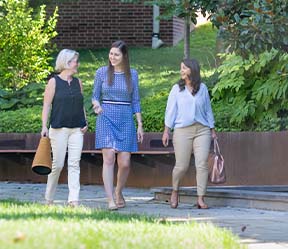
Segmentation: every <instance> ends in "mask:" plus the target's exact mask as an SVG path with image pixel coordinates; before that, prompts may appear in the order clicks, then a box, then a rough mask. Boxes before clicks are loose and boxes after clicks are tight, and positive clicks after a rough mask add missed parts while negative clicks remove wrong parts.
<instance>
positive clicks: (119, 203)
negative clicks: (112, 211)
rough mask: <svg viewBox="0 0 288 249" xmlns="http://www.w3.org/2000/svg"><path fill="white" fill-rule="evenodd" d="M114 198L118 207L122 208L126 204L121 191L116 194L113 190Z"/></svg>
mask: <svg viewBox="0 0 288 249" xmlns="http://www.w3.org/2000/svg"><path fill="white" fill-rule="evenodd" d="M115 199H116V201H115V202H116V206H117V207H118V208H124V207H125V206H126V202H125V199H124V197H123V194H122V192H120V193H119V194H117V192H116V191H115Z"/></svg>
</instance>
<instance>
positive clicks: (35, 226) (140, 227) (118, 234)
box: [0, 201, 243, 249]
mask: <svg viewBox="0 0 288 249" xmlns="http://www.w3.org/2000/svg"><path fill="white" fill-rule="evenodd" d="M0 248H5V249H10V248H24V249H26V248H27V249H28V248H29V249H30V248H31V249H33V248H47V249H48V248H49V249H50V248H53V249H54V248H61V249H63V248H64V249H65V248H79V249H84V248H128V249H129V248H133V249H134V248H145V249H146V248H165V249H166V248H168V249H169V248H185V249H186V248H191V249H193V248H195V249H196V248H197V249H199V248H211V249H212V248H222V249H225V248H227V249H228V248H229V249H231V248H243V246H241V245H240V244H239V243H238V238H237V237H236V236H234V235H233V234H232V233H231V232H230V231H228V230H225V229H220V228H217V227H215V226H213V225H212V224H205V223H196V222H177V223H173V222H169V221H166V220H165V219H159V218H149V217H145V216H139V215H132V214H131V215H120V214H118V213H117V212H107V211H101V210H97V209H91V208H86V207H80V208H75V209H73V208H69V207H63V206H50V207H48V206H43V205H39V204H33V203H19V202H13V201H1V202H0Z"/></svg>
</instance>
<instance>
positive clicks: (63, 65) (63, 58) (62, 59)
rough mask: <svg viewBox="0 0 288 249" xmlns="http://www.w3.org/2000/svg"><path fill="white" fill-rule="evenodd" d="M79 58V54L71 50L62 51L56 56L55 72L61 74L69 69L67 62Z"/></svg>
mask: <svg viewBox="0 0 288 249" xmlns="http://www.w3.org/2000/svg"><path fill="white" fill-rule="evenodd" d="M78 57H79V53H78V52H76V51H74V50H71V49H62V50H61V51H60V53H59V54H58V56H57V59H56V65H55V70H56V72H59V73H60V72H62V71H63V70H65V69H68V68H69V65H68V64H69V62H70V61H72V60H73V59H75V58H78Z"/></svg>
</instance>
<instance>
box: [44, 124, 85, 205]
mask: <svg viewBox="0 0 288 249" xmlns="http://www.w3.org/2000/svg"><path fill="white" fill-rule="evenodd" d="M49 138H50V141H51V147H52V155H53V161H52V171H51V173H50V174H49V175H48V180H47V186H46V194H45V199H46V200H47V201H52V200H53V199H54V194H55V192H56V188H57V184H58V180H59V176H60V173H61V171H62V169H63V166H64V161H65V157H66V152H67V148H68V188H69V197H68V202H70V201H78V199H79V191H80V179H79V178H80V159H81V152H82V148H83V133H82V132H81V130H80V128H59V129H53V128H50V129H49Z"/></svg>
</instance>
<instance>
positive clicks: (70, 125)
mask: <svg viewBox="0 0 288 249" xmlns="http://www.w3.org/2000/svg"><path fill="white" fill-rule="evenodd" d="M78 67H79V54H78V53H77V52H76V51H74V50H69V49H63V50H61V52H60V53H59V54H58V56H57V59H56V66H55V70H56V72H57V73H58V74H56V75H55V76H54V77H52V78H51V79H50V80H49V81H48V84H47V86H46V89H45V93H44V103H43V110H42V131H41V136H49V138H50V141H51V147H52V156H53V160H52V171H51V173H50V174H49V175H48V180H47V186H46V193H45V199H46V202H47V204H52V203H53V200H54V194H55V192H56V188H57V184H58V180H59V176H60V173H61V171H62V169H63V166H64V161H65V156H66V152H67V151H68V188H69V196H68V204H69V205H70V206H78V201H79V191H80V179H79V178H80V159H81V152H82V147H83V135H84V133H85V132H86V131H87V129H88V124H87V122H86V114H85V110H84V105H83V94H82V93H83V87H82V82H81V81H80V80H79V79H78V78H76V77H74V76H73V75H74V74H76V73H77V72H78ZM49 114H50V120H49V122H48V117H49Z"/></svg>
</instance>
